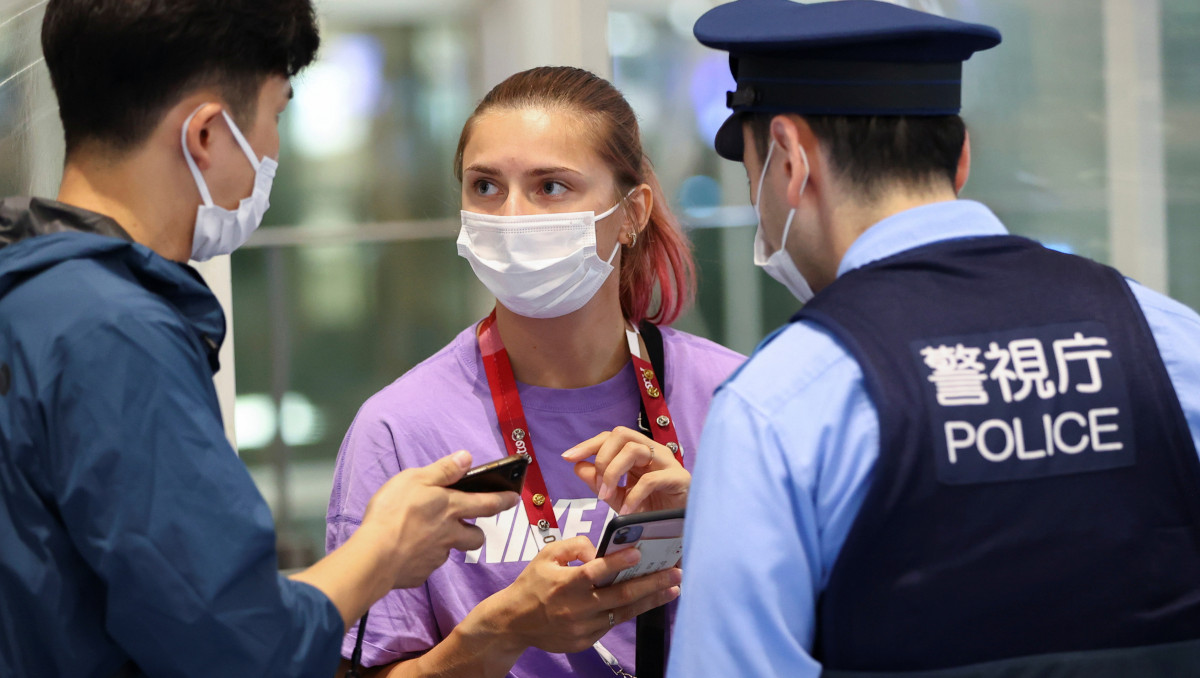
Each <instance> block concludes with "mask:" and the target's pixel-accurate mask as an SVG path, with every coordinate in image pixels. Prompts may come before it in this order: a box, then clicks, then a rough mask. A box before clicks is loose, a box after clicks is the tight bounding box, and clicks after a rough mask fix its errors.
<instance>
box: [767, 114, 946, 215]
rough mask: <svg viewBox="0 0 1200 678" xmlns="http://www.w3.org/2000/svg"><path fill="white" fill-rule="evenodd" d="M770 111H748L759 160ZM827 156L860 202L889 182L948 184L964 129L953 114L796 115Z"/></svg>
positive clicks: (916, 185) (919, 186)
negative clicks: (858, 197)
mask: <svg viewBox="0 0 1200 678" xmlns="http://www.w3.org/2000/svg"><path fill="white" fill-rule="evenodd" d="M776 115H778V114H775V113H753V114H750V115H749V121H750V129H751V132H752V133H753V136H754V144H755V148H756V149H757V150H758V157H759V159H760V160H762V159H765V158H766V155H767V147H768V144H770V141H771V120H772V119H774V118H775V117H776ZM802 117H803V118H804V120H805V122H807V123H808V126H809V127H810V128H811V129H812V131H813V135H815V136H816V137H817V140H818V141H820V142H821V145H822V147H823V148H824V149H825V152H826V153H827V154H828V157H829V161H830V164H831V165H832V166H833V171H834V172H835V173H837V175H838V176H839V177H840V178H841V179H842V180H843V181H845V182H846V185H847V187H848V188H849V189H850V190H852V191H854V192H856V193H857V194H859V196H860V197H862V198H863V199H865V200H874V199H876V198H878V197H880V191H881V190H882V189H883V188H885V187H887V186H891V185H897V184H899V185H904V186H907V187H910V188H917V189H923V188H927V187H930V186H936V185H937V184H939V183H941V182H943V181H945V182H948V183H949V185H950V186H951V187H953V186H954V178H955V175H956V173H957V172H958V160H959V157H960V156H961V155H962V148H963V141H964V140H965V138H966V133H967V127H966V125H965V124H964V123H963V120H962V118H960V117H959V116H957V115H945V116H838V115H805V116H802Z"/></svg>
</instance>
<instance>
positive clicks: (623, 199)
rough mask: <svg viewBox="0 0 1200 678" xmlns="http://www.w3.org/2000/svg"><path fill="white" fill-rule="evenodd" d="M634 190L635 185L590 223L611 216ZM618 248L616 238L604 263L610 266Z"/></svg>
mask: <svg viewBox="0 0 1200 678" xmlns="http://www.w3.org/2000/svg"><path fill="white" fill-rule="evenodd" d="M636 190H637V186H634V187H633V188H631V189H629V192H628V193H626V194H625V195H624V196H623V197H622V198H621V199H620V200H618V201H617V204H615V205H613V206H612V207H611V208H609V210H608V211H607V212H605V213H604V214H600V215H597V216H596V217H595V219H593V220H592V224H593V225H594V224H595V223H596V222H597V221H600V220H601V219H607V218H609V217H610V216H612V214H613V212H616V211H617V208H618V207H620V206H621V203H622V202H624V201H625V200H626V199H628V198H629V196H631V195H633V192H634V191H636ZM620 250H621V239H620V238H617V244H616V245H615V246H614V247H613V251H612V254H610V255H608V259H607V260H606V261H605V262H604V263H606V264H608V265H609V266H612V262H613V259H616V258H617V252H619V251H620Z"/></svg>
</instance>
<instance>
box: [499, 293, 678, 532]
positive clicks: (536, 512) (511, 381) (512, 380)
mask: <svg viewBox="0 0 1200 678" xmlns="http://www.w3.org/2000/svg"><path fill="white" fill-rule="evenodd" d="M477 334H478V340H479V352H480V354H481V355H482V357H483V368H484V372H486V374H487V380H488V387H489V389H490V390H491V392H492V404H493V405H494V406H495V408H496V418H497V419H498V420H499V422H500V433H501V435H502V436H503V438H504V445H505V447H506V448H507V449H508V453H509V454H510V455H512V454H524V455H527V456H528V457H529V468H528V469H527V470H526V471H525V487H524V489H523V490H522V491H521V500H522V502H523V503H524V504H525V514H526V516H527V517H528V518H529V524H530V525H533V526H536V527H537V528H538V530H539V531H540V532H541V533H542V538H543V541H545V542H550V541H554V540H555V539H556V538H557V536H556V533H557V531H558V530H557V528H558V520H557V519H555V517H554V503H553V502H552V501H551V499H550V494H549V492H548V491H547V489H546V480H545V477H544V476H543V475H542V470H541V468H540V467H539V466H538V461H537V455H536V454H535V453H534V451H533V439H532V437H531V436H530V435H529V425H528V423H527V422H526V420H525V410H524V408H522V407H521V396H520V394H519V393H518V392H517V379H516V377H515V376H514V375H513V371H512V362H511V361H509V359H508V351H507V350H505V348H504V342H503V341H501V339H500V331H499V330H498V329H496V312H495V311H494V310H493V311H492V314H491V315H489V316H488V317H487V318H485V319H484V320H483V322H481V323H480V324H479V329H478V333H477ZM625 334H626V337H627V339H628V340H629V352H630V355H631V357H632V358H633V366H634V374H635V377H636V381H637V384H638V390H639V391H640V392H641V395H642V406H643V408H644V412H645V414H646V418H647V419H648V420H649V421H647V426H648V427H649V429H650V432H651V437H653V438H654V440H655V442H657V443H659V444H660V445H664V446H666V447H667V448H668V449H670V450H671V452H672V454H674V455H675V459H676V460H678V461H679V463H680V464H682V463H683V450H682V448H680V446H679V436H678V434H677V433H676V431H675V422H674V421H672V420H671V414H670V412H669V411H668V409H667V402H666V397H665V395H664V394H663V391H662V387H661V386H660V384H659V382H658V376H657V375H656V374H655V373H654V367H653V366H652V365H651V364H650V363H648V362H647V361H646V360H644V359H643V358H642V356H641V345H640V342H639V341H638V334H637V332H636V331H635V330H626V332H625ZM551 530H553V532H551ZM540 546H541V545H539V548H540Z"/></svg>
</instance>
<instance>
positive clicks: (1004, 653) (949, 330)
mask: <svg viewBox="0 0 1200 678" xmlns="http://www.w3.org/2000/svg"><path fill="white" fill-rule="evenodd" d="M797 319H804V320H809V321H812V322H815V323H817V324H818V325H820V326H822V327H824V328H826V329H828V330H829V331H831V332H832V333H833V334H834V335H835V336H836V337H837V338H838V339H839V340H840V341H841V343H842V344H843V345H844V346H845V347H846V348H847V350H849V351H850V353H851V354H852V355H853V356H854V358H855V359H856V360H857V361H858V364H859V365H860V367H861V368H862V371H863V375H864V378H865V383H866V387H867V389H868V393H869V395H870V397H871V399H872V401H873V402H874V404H875V407H876V409H877V411H878V413H879V427H880V453H879V459H878V461H877V462H876V464H875V468H874V472H873V476H872V479H871V485H870V487H869V489H868V491H867V496H866V498H865V501H864V503H863V506H862V508H861V510H860V512H859V514H858V516H857V518H856V521H855V523H854V525H853V526H852V528H851V530H850V532H849V535H848V536H847V539H846V542H845V545H844V546H843V547H842V550H841V553H840V555H839V557H838V559H837V562H836V564H835V566H834V569H833V571H832V573H831V575H830V579H829V582H828V585H827V587H826V589H825V591H824V593H823V594H822V595H821V597H820V600H819V602H818V609H817V637H816V641H815V643H814V645H815V647H814V655H815V656H816V658H817V659H818V660H819V661H821V662H822V664H823V665H824V666H825V668H826V672H827V674H829V675H845V676H857V675H876V673H869V672H887V673H889V674H898V675H914V676H917V675H919V676H925V675H929V676H939V677H941V676H1014V677H1017V676H1030V675H1037V676H1039V677H1041V676H1046V677H1051V676H1088V677H1089V678H1095V677H1098V676H1110V675H1111V676H1118V675H1119V676H1143V675H1145V676H1154V675H1200V663H1197V662H1200V643H1196V642H1191V641H1196V639H1200V461H1198V460H1197V456H1196V449H1195V446H1194V444H1193V442H1192V438H1191V436H1190V434H1189V432H1188V428H1187V424H1186V420H1185V418H1184V416H1183V413H1182V410H1181V408H1180V405H1179V401H1178V398H1177V397H1176V395H1175V391H1174V388H1173V387H1172V385H1171V382H1170V381H1169V378H1168V376H1167V372H1166V368H1165V367H1164V366H1163V363H1162V359H1161V358H1160V357H1159V354H1158V350H1157V348H1156V345H1155V342H1154V338H1153V336H1152V335H1151V333H1150V329H1149V327H1148V325H1147V324H1146V320H1145V317H1144V316H1143V314H1142V313H1141V309H1140V307H1139V306H1138V305H1137V302H1136V300H1135V299H1134V297H1133V294H1132V292H1131V291H1130V289H1129V287H1128V285H1127V283H1126V282H1125V280H1124V278H1122V276H1121V275H1120V274H1119V273H1117V272H1116V271H1115V270H1113V269H1111V268H1108V267H1106V266H1102V265H1100V264H1097V263H1095V262H1092V261H1089V260H1087V259H1083V258H1080V257H1075V256H1071V255H1065V254H1061V253H1058V252H1054V251H1051V250H1048V249H1045V248H1043V247H1042V246H1040V245H1038V244H1037V243H1035V242H1033V241H1030V240H1026V239H1024V238H1017V237H1012V236H996V237H979V238H969V239H959V240H951V241H944V242H940V243H936V244H933V245H929V246H924V247H920V248H916V249H913V250H909V251H906V252H904V253H901V254H899V255H896V256H893V257H891V258H888V259H884V260H882V261H878V262H875V263H873V264H871V265H868V266H866V267H863V268H861V269H857V270H854V271H852V272H849V273H847V274H845V275H843V276H842V277H841V278H839V279H838V280H837V281H836V282H834V283H833V284H832V285H830V286H829V287H828V288H827V289H825V290H824V291H822V292H821V293H820V294H819V295H817V297H816V298H814V299H813V300H812V301H811V302H810V303H809V304H808V305H806V306H805V308H803V309H802V310H801V311H800V312H799V313H798V314H797V315H796V317H795V318H793V320H797ZM1014 658H1015V659H1014ZM1129 662H1133V663H1132V664H1131V663H1129ZM963 667H969V668H963ZM1113 667H1116V668H1115V669H1114V668H1113ZM1184 669H1186V670H1184ZM906 671H907V672H919V673H912V674H908V673H898V672H906ZM929 671H936V672H934V673H925V672H929ZM859 672H868V673H862V674H860V673H859Z"/></svg>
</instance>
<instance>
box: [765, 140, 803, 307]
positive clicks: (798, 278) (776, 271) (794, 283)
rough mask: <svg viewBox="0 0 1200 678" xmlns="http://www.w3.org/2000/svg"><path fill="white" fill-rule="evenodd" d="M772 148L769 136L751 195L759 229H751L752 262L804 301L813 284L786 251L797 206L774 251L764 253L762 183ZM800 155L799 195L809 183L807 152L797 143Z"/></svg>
mask: <svg viewBox="0 0 1200 678" xmlns="http://www.w3.org/2000/svg"><path fill="white" fill-rule="evenodd" d="M774 152H775V141H774V140H773V139H772V140H771V146H770V148H768V149H767V160H766V162H764V163H763V168H762V176H760V177H759V178H758V195H756V196H755V197H754V216H755V217H757V219H758V229H757V230H756V231H755V232H754V265H755V266H758V267H759V268H761V269H762V270H764V271H766V272H767V275H769V276H771V277H772V278H774V279H775V280H777V281H779V282H780V283H781V284H782V285H783V286H784V287H786V288H788V291H789V292H791V293H792V295H793V296H795V297H796V298H797V299H799V300H800V301H801V302H806V301H808V300H809V299H812V298H813V290H812V287H810V286H809V284H808V281H807V280H805V279H804V274H803V273H801V272H800V269H798V268H796V262H794V261H792V257H791V255H790V254H788V253H787V237H788V232H789V231H791V230H792V219H794V218H795V217H796V210H795V208H793V209H792V210H791V211H790V212H788V216H787V223H785V224H784V225H783V237H782V238H780V239H779V249H778V250H776V251H775V252H774V253H773V254H770V255H768V254H767V240H766V236H765V235H764V234H763V223H762V207H761V205H762V190H763V184H764V183H766V181H767V168H768V167H770V166H771V155H772V154H773V153H774ZM800 156H801V157H802V158H804V171H805V175H804V183H803V184H801V185H800V195H804V189H805V188H807V187H808V174H807V172H808V171H809V170H808V154H807V153H805V152H804V147H803V146H801V147H800Z"/></svg>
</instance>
